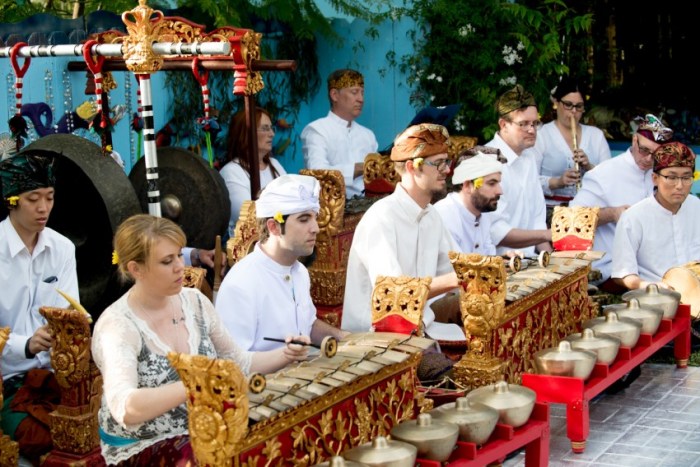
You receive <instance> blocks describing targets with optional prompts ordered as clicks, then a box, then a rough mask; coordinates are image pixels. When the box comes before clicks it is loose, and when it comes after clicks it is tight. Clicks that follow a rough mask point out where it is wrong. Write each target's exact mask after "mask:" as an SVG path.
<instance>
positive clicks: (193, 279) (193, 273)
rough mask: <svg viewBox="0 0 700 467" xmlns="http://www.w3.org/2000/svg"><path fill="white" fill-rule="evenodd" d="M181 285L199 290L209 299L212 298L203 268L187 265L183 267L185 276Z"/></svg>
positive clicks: (205, 271)
mask: <svg viewBox="0 0 700 467" xmlns="http://www.w3.org/2000/svg"><path fill="white" fill-rule="evenodd" d="M182 286H183V287H190V288H192V289H197V290H199V291H200V292H202V293H203V294H204V295H206V296H207V298H209V300H211V298H212V290H211V286H210V285H209V282H208V281H207V270H206V269H204V268H198V267H194V266H187V267H186V268H185V277H184V279H183V281H182Z"/></svg>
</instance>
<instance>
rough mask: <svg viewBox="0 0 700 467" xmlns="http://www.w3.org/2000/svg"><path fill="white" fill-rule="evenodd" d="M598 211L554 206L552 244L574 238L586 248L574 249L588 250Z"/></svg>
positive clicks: (596, 223)
mask: <svg viewBox="0 0 700 467" xmlns="http://www.w3.org/2000/svg"><path fill="white" fill-rule="evenodd" d="M599 210H600V208H598V207H584V206H571V207H565V206H555V207H554V212H553V213H552V243H558V242H560V241H561V240H563V239H564V238H566V237H574V238H577V239H580V242H579V243H582V244H584V245H586V246H587V247H588V248H575V249H587V250H590V248H591V247H592V245H593V237H594V236H595V229H596V227H597V226H598V211H599ZM557 249H559V248H557Z"/></svg>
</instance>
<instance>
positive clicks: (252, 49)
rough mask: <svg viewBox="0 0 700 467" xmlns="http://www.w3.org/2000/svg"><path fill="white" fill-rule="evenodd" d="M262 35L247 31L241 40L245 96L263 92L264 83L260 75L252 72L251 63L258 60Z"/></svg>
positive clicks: (257, 72)
mask: <svg viewBox="0 0 700 467" xmlns="http://www.w3.org/2000/svg"><path fill="white" fill-rule="evenodd" d="M261 39H262V33H259V32H253V31H247V32H246V33H245V34H244V35H243V37H242V38H241V55H242V56H243V60H245V67H246V73H247V74H248V79H247V80H246V90H245V93H246V95H251V94H257V93H259V92H260V91H262V90H263V88H264V87H265V83H264V82H263V79H262V73H260V72H259V71H253V61H254V60H260V41H261Z"/></svg>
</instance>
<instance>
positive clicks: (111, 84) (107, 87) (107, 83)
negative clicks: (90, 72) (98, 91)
mask: <svg viewBox="0 0 700 467" xmlns="http://www.w3.org/2000/svg"><path fill="white" fill-rule="evenodd" d="M114 89H117V82H116V81H115V80H114V75H112V73H111V72H109V71H103V72H102V92H109V91H112V90H114Z"/></svg>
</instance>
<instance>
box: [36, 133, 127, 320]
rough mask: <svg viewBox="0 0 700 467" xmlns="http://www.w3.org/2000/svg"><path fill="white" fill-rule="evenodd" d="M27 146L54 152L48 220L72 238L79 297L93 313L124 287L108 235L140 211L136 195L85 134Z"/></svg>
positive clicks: (53, 137) (48, 138)
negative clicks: (53, 192)
mask: <svg viewBox="0 0 700 467" xmlns="http://www.w3.org/2000/svg"><path fill="white" fill-rule="evenodd" d="M25 149H32V150H39V151H42V152H46V154H47V155H51V156H53V157H54V158H55V163H54V171H55V172H54V173H55V176H56V196H55V198H54V199H55V201H54V207H53V210H52V211H51V215H50V216H49V222H48V226H49V227H51V228H52V229H54V230H56V231H57V232H59V233H61V234H63V235H65V236H66V237H68V238H69V239H70V240H71V241H72V242H73V243H74V244H75V256H76V262H77V269H78V285H79V288H80V303H81V304H82V305H83V306H84V307H85V309H86V310H87V311H88V312H90V314H91V315H92V316H93V318H94V319H97V317H98V316H99V315H100V313H102V310H104V309H105V308H106V307H107V306H109V305H110V304H111V303H112V302H113V301H114V300H116V299H117V298H118V297H119V296H120V295H121V294H122V293H123V291H124V288H123V286H121V285H120V282H119V281H118V280H117V268H116V266H114V265H112V249H113V247H112V239H113V237H114V232H116V230H117V227H118V226H119V224H120V223H121V222H122V221H123V220H125V219H126V218H127V217H129V216H131V215H134V214H138V213H140V212H141V207H140V206H139V201H138V199H137V198H136V194H135V193H134V190H133V188H132V186H131V183H129V178H128V177H127V176H126V174H125V173H124V169H122V168H121V167H120V166H119V165H118V164H117V163H116V162H115V161H114V160H113V159H112V158H111V157H108V156H104V155H103V154H102V149H101V148H100V146H98V145H96V144H94V143H93V142H91V141H88V140H86V139H85V138H81V137H80V136H76V135H71V134H55V135H48V136H44V137H43V138H40V139H38V140H37V141H34V142H33V143H31V144H29V145H28V146H26V147H25Z"/></svg>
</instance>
